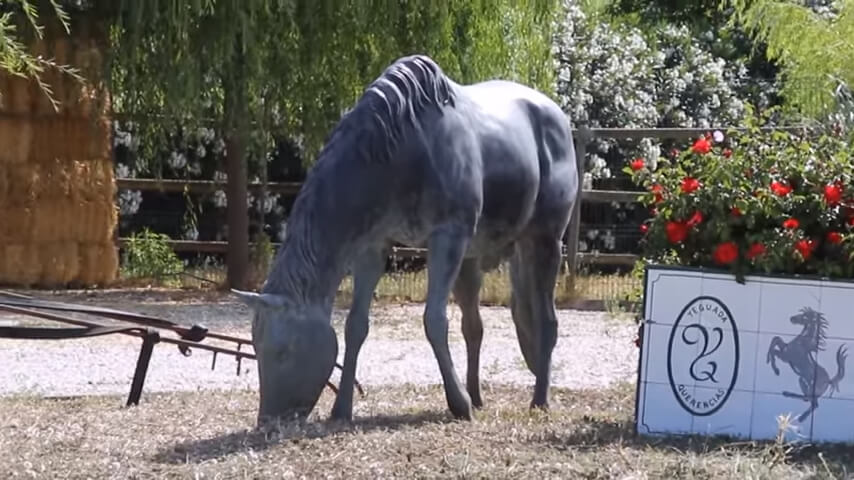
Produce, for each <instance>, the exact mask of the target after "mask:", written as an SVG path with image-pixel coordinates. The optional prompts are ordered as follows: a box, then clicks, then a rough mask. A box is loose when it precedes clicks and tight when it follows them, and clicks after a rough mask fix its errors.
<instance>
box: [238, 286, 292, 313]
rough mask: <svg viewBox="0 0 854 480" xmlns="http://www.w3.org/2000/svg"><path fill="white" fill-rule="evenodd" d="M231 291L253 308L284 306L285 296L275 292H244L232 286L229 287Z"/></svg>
mask: <svg viewBox="0 0 854 480" xmlns="http://www.w3.org/2000/svg"><path fill="white" fill-rule="evenodd" d="M231 293H233V294H235V295H236V296H237V298H238V299H239V300H240V301H241V302H243V303H245V304H246V305H249V307H250V308H252V309H253V310H258V309H260V308H263V307H267V308H281V307H283V306H285V297H284V296H283V295H278V294H275V293H255V292H244V291H241V290H237V289H234V288H232V289H231Z"/></svg>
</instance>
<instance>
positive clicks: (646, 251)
mask: <svg viewBox="0 0 854 480" xmlns="http://www.w3.org/2000/svg"><path fill="white" fill-rule="evenodd" d="M756 125H758V122H748V127H747V128H746V130H741V131H738V132H736V131H732V132H728V133H727V135H726V136H724V135H722V132H714V134H712V132H710V133H709V134H708V135H706V136H703V137H701V138H698V139H696V140H695V141H693V142H692V143H690V144H689V145H686V148H684V149H683V150H681V151H677V150H674V151H671V152H669V154H668V155H667V156H665V157H663V158H659V159H657V168H656V169H655V170H653V169H650V168H648V166H647V164H646V162H645V161H644V160H645V159H637V158H636V159H632V161H630V162H628V165H627V166H626V167H625V169H624V171H625V172H626V173H628V174H629V175H631V178H632V179H633V181H634V182H635V184H637V185H639V186H642V187H643V188H644V189H645V193H643V194H642V195H641V201H642V203H643V204H644V205H646V206H647V207H648V208H649V209H650V217H649V219H648V220H646V221H645V222H644V223H643V224H642V225H641V231H642V232H644V239H643V242H642V248H643V257H644V261H645V262H655V263H666V264H673V263H678V264H681V265H686V266H698V267H713V268H720V269H726V270H728V271H730V272H732V273H734V274H736V276H737V277H738V278H739V280H741V279H742V278H743V276H744V275H745V274H749V273H787V274H793V273H803V274H817V275H821V276H826V277H850V276H852V275H854V235H852V232H854V186H852V178H854V165H852V158H851V153H852V150H851V147H850V146H849V144H848V142H847V141H846V140H845V138H843V137H842V136H841V135H839V132H836V131H809V132H807V131H803V132H798V133H797V134H795V133H787V132H781V131H776V132H763V131H760V129H759V128H758V127H757V126H756Z"/></svg>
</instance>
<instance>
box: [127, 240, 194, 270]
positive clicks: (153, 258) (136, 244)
mask: <svg viewBox="0 0 854 480" xmlns="http://www.w3.org/2000/svg"><path fill="white" fill-rule="evenodd" d="M168 241H169V237H168V236H167V235H165V234H162V233H155V232H152V231H151V230H149V229H147V228H146V229H143V231H142V232H139V233H134V234H133V235H131V237H130V238H129V239H128V243H127V245H126V246H125V248H124V253H123V255H122V271H123V273H124V275H125V276H127V277H143V278H159V277H164V276H170V275H175V274H177V273H181V272H183V271H184V264H183V262H181V260H180V259H179V258H178V256H177V255H175V252H174V251H172V249H171V248H170V247H169V244H168V243H167V242H168Z"/></svg>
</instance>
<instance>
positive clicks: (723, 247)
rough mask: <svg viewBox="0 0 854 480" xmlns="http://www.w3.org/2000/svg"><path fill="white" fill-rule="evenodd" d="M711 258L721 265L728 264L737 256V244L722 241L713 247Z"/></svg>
mask: <svg viewBox="0 0 854 480" xmlns="http://www.w3.org/2000/svg"><path fill="white" fill-rule="evenodd" d="M712 258H714V260H715V262H717V263H719V264H721V265H727V264H730V263H732V262H734V261H735V260H736V259H737V258H738V245H736V244H735V242H724V243H722V244H720V245H718V246H717V247H715V251H714V252H713V253H712Z"/></svg>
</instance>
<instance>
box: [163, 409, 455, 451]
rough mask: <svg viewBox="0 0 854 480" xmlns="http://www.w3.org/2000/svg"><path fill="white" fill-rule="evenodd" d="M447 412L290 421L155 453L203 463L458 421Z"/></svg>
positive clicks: (182, 444) (190, 442)
mask: <svg viewBox="0 0 854 480" xmlns="http://www.w3.org/2000/svg"><path fill="white" fill-rule="evenodd" d="M454 421H456V420H454V418H453V417H452V416H451V415H450V414H449V413H447V412H423V413H415V414H403V415H373V416H370V417H365V418H359V417H356V418H355V419H354V421H353V423H346V422H340V421H333V420H325V421H317V422H307V423H302V424H300V423H297V422H293V423H287V424H279V425H276V426H272V427H263V428H256V429H252V430H242V431H237V432H231V433H226V434H223V435H219V436H216V437H213V438H206V439H201V440H194V441H189V442H181V443H178V444H175V445H174V446H172V447H171V448H168V449H166V450H162V451H160V452H158V453H157V454H155V455H154V457H153V458H152V460H153V461H155V462H157V463H168V464H185V463H201V462H204V461H207V460H212V459H218V458H222V457H227V456H229V455H232V454H235V453H240V452H246V451H254V452H259V451H263V450H266V449H268V448H271V447H275V446H276V445H279V444H281V443H284V442H288V441H294V442H297V441H300V440H310V439H319V438H326V437H329V436H332V435H336V434H339V433H367V432H371V431H374V430H384V431H394V430H398V429H401V428H404V427H418V426H421V425H426V424H434V425H436V424H446V423H451V422H454Z"/></svg>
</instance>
